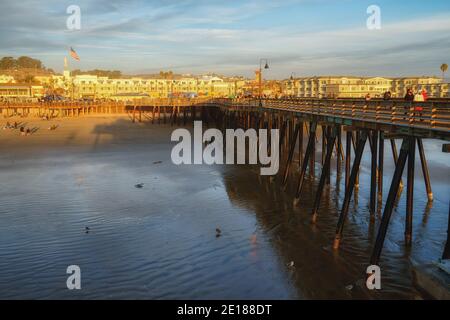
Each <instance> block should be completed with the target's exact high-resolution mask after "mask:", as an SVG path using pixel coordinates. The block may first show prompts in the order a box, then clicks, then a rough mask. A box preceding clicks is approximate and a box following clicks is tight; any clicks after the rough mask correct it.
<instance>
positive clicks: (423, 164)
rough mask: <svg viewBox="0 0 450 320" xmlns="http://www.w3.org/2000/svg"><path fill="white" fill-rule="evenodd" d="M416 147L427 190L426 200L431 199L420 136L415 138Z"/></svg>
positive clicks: (428, 176) (425, 160)
mask: <svg viewBox="0 0 450 320" xmlns="http://www.w3.org/2000/svg"><path fill="white" fill-rule="evenodd" d="M417 147H418V149H419V155H420V163H421V165H422V173H423V179H424V182H425V189H426V190H427V196H428V201H433V191H432V190H431V183H430V174H429V172H428V164H427V159H426V157H425V151H424V149H423V142H422V139H421V138H417Z"/></svg>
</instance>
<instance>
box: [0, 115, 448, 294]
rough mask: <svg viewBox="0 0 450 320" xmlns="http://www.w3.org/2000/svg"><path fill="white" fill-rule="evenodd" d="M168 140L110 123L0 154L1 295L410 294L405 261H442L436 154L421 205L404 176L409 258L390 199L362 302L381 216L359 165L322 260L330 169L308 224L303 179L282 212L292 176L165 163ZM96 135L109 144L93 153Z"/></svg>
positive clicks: (333, 213) (444, 168)
mask: <svg viewBox="0 0 450 320" xmlns="http://www.w3.org/2000/svg"><path fill="white" fill-rule="evenodd" d="M125 129H126V130H125ZM171 132H172V128H170V127H169V126H158V127H155V126H151V125H150V126H148V125H135V126H132V125H130V122H129V121H128V120H123V119H122V120H117V121H115V122H113V123H107V124H97V125H96V126H95V127H94V128H93V136H94V138H93V143H92V146H89V147H88V148H84V147H73V146H70V147H69V146H66V147H58V148H52V147H48V148H44V149H42V150H33V153H32V155H31V154H29V153H28V151H24V150H19V151H17V150H14V151H8V152H6V153H4V154H2V156H1V159H0V161H1V167H2V170H1V172H0V190H1V191H0V199H1V204H2V205H1V206H0V257H1V259H0V298H130V299H131V298H194V299H209V298H230V299H231V298H237V299H239V298H255V299H258V298H275V299H289V298H294V299H297V298H369V297H374V298H379V297H382V298H415V297H416V296H418V292H416V290H415V289H414V288H413V286H412V280H411V260H417V261H419V262H420V261H422V262H423V261H430V260H433V259H437V258H438V257H439V256H440V254H441V253H442V246H443V243H444V240H445V234H446V228H445V226H446V221H447V220H446V219H447V216H446V213H447V212H448V187H447V185H448V181H446V178H445V177H444V175H443V174H442V172H447V173H448V172H449V167H448V165H447V164H446V162H445V161H444V160H443V159H442V158H440V154H439V153H435V152H434V153H433V155H431V154H430V153H428V154H427V155H429V154H430V155H429V159H428V160H429V166H430V171H431V172H430V173H431V175H432V177H431V178H432V182H433V191H434V193H435V200H434V202H433V205H432V207H430V206H427V202H426V201H427V198H426V194H425V191H424V187H423V186H422V185H421V183H420V182H419V179H420V178H421V177H420V173H417V175H416V177H417V179H418V181H417V183H416V192H417V194H420V193H421V192H423V194H424V196H423V197H416V198H415V199H416V201H415V204H414V233H413V245H412V247H411V249H410V250H411V252H408V251H407V250H405V249H404V245H403V241H404V237H403V231H404V212H405V208H404V200H405V199H404V197H403V195H402V197H401V198H400V200H399V201H398V207H397V210H396V211H395V212H394V216H393V219H392V222H391V225H390V227H389V231H388V237H387V240H386V242H385V250H384V251H383V256H382V259H381V266H382V290H381V291H378V292H373V291H371V292H369V291H367V290H365V289H364V280H363V279H364V276H365V274H364V271H365V268H366V266H367V262H368V259H369V256H370V252H371V249H372V245H373V241H374V237H375V232H376V229H377V226H378V223H379V218H377V219H376V221H375V222H374V223H371V221H370V219H369V213H368V208H367V205H368V189H369V184H368V183H367V182H368V179H370V173H369V169H368V168H367V167H365V166H364V163H369V162H368V161H364V160H363V167H362V171H361V174H360V188H359V191H358V196H357V199H358V201H357V203H356V202H353V201H352V203H351V208H350V215H349V222H348V224H347V225H346V229H345V238H344V241H343V242H342V244H341V247H340V249H339V250H338V251H333V249H332V246H331V245H332V239H333V237H334V233H335V226H336V221H337V218H338V210H339V209H340V204H341V203H342V199H343V192H344V188H343V183H344V182H343V179H340V184H338V185H336V184H335V181H336V179H337V177H336V175H335V171H334V170H333V172H332V181H333V182H332V183H331V185H330V187H327V188H326V190H325V192H324V195H323V201H322V203H321V206H320V208H319V214H318V220H317V223H316V225H312V224H311V219H310V213H311V208H312V202H313V196H314V192H315V190H316V186H317V182H318V181H317V180H318V179H317V178H316V180H311V179H310V178H308V179H307V180H306V183H305V188H304V192H303V194H302V198H301V203H300V205H299V206H298V207H294V206H293V201H292V200H293V190H292V189H293V188H294V187H295V186H293V185H291V184H293V183H292V181H295V179H290V181H291V182H290V184H289V185H288V188H287V190H286V191H284V190H283V189H282V188H281V187H280V182H279V181H278V180H277V179H276V180H274V181H271V180H270V178H268V177H261V176H260V175H259V168H258V167H256V166H206V165H201V166H175V165H173V164H172V163H171V161H170V151H171V148H172V145H173V144H171V143H170V142H169V137H170V133H171ZM104 136H108V139H107V140H108V143H101V141H103V138H104ZM425 148H426V149H427V151H430V150H438V149H439V144H438V143H434V142H427V143H426V144H425ZM318 150H320V148H318ZM30 152H31V151H30ZM388 152H389V151H388V149H387V147H386V154H388ZM435 154H436V158H433V157H434V155H435ZM19 155H20V156H19ZM317 159H320V157H319V156H318V157H317ZM156 161H162V163H159V164H154V162H156ZM387 162H388V161H386V168H385V174H386V178H385V179H384V181H385V188H387V187H386V186H387V185H388V184H389V183H390V181H389V180H390V175H391V174H392V167H391V168H389V164H388V163H387ZM333 168H335V166H333ZM319 169H320V164H317V170H319ZM447 177H448V174H447ZM337 180H339V179H337ZM136 183H144V188H142V189H137V188H135V187H134V185H135V184H136ZM385 190H386V189H385ZM85 226H89V227H90V230H91V231H90V232H89V233H88V234H86V233H85V230H84V229H85ZM217 227H219V228H220V229H221V230H222V234H221V236H220V237H216V234H215V228H217ZM71 264H77V265H79V266H80V267H81V270H82V290H80V291H77V292H74V291H69V290H67V289H66V287H65V283H66V279H67V275H66V273H65V271H66V268H67V266H68V265H71Z"/></svg>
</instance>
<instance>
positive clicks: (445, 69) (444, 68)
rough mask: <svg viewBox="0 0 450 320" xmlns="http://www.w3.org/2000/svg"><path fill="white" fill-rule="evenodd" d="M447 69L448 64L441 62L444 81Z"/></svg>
mask: <svg viewBox="0 0 450 320" xmlns="http://www.w3.org/2000/svg"><path fill="white" fill-rule="evenodd" d="M447 70H448V64H446V63H443V64H442V65H441V71H442V81H444V76H445V72H447Z"/></svg>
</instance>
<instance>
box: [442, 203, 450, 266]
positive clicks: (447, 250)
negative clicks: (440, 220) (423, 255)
mask: <svg viewBox="0 0 450 320" xmlns="http://www.w3.org/2000/svg"><path fill="white" fill-rule="evenodd" d="M447 223H448V226H447V241H446V242H445V247H444V252H443V253H442V259H450V205H449V207H448V219H447Z"/></svg>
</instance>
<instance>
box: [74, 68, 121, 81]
mask: <svg viewBox="0 0 450 320" xmlns="http://www.w3.org/2000/svg"><path fill="white" fill-rule="evenodd" d="M71 73H72V75H73V76H76V75H82V74H91V75H95V76H98V77H108V78H111V79H118V78H121V77H122V72H121V71H118V70H101V69H94V70H86V71H81V70H80V69H75V70H73V71H72V72H71Z"/></svg>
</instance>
